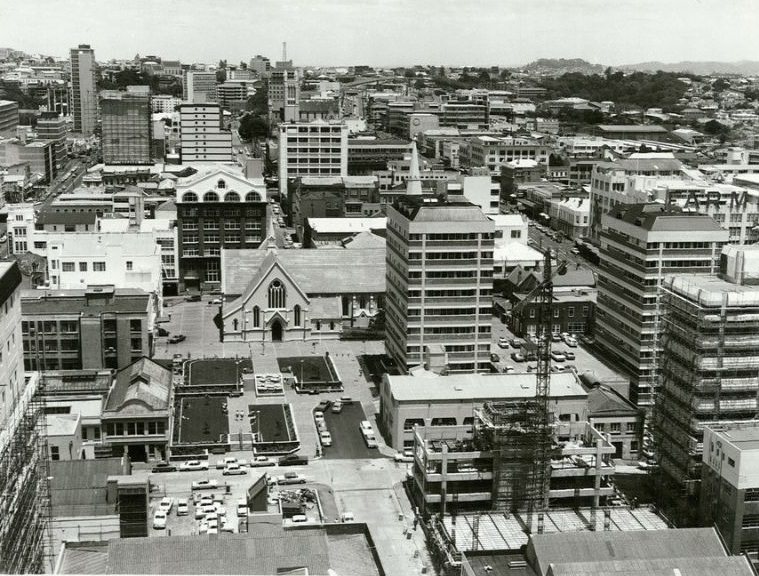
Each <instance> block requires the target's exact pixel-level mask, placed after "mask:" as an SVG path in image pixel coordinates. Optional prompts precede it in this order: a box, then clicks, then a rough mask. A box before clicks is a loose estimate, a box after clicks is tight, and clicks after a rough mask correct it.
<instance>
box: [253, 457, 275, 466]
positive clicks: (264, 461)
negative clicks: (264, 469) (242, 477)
mask: <svg viewBox="0 0 759 576" xmlns="http://www.w3.org/2000/svg"><path fill="white" fill-rule="evenodd" d="M274 464H275V462H274V460H272V459H271V458H269V457H268V456H255V457H253V458H251V459H250V467H251V468H256V467H260V466H274Z"/></svg>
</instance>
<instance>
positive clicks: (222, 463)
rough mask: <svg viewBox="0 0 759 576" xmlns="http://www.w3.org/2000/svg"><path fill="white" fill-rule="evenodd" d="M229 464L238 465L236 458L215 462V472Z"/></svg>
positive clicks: (228, 457) (230, 457)
mask: <svg viewBox="0 0 759 576" xmlns="http://www.w3.org/2000/svg"><path fill="white" fill-rule="evenodd" d="M229 464H238V462H237V458H235V457H234V456H227V457H226V458H224V460H217V461H216V469H217V470H224V468H226V467H227V466H228V465H229Z"/></svg>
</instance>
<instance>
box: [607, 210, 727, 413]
mask: <svg viewBox="0 0 759 576" xmlns="http://www.w3.org/2000/svg"><path fill="white" fill-rule="evenodd" d="M727 238H728V232H727V230H723V229H722V228H720V227H719V224H717V223H716V222H715V221H714V220H713V219H712V218H710V217H709V216H704V215H702V214H696V213H691V212H682V211H680V210H679V209H677V208H667V207H665V206H663V205H661V204H635V205H630V206H621V207H617V208H615V209H614V210H612V211H611V212H610V213H609V214H606V215H604V216H603V220H602V231H601V263H600V268H599V271H598V303H597V306H596V315H595V334H596V341H597V343H598V346H599V347H600V348H601V349H602V350H603V351H604V352H605V353H607V354H609V355H610V356H611V357H613V358H615V359H616V360H617V362H618V363H619V365H620V366H621V367H622V368H623V369H624V370H625V371H626V372H627V373H628V374H629V375H630V379H631V386H630V399H631V400H632V401H633V402H634V403H635V404H637V405H638V406H640V407H645V408H651V406H652V401H653V394H654V390H653V386H654V385H655V382H656V379H657V374H658V372H657V370H658V368H660V360H661V354H662V345H661V329H662V326H661V323H660V314H661V311H662V307H661V306H662V305H661V290H660V287H661V283H662V281H663V279H664V276H666V275H668V274H689V273H698V274H714V273H716V271H717V270H718V266H719V256H720V252H721V250H722V246H723V245H724V244H725V243H726V242H727Z"/></svg>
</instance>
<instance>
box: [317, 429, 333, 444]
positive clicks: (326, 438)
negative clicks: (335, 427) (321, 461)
mask: <svg viewBox="0 0 759 576" xmlns="http://www.w3.org/2000/svg"><path fill="white" fill-rule="evenodd" d="M319 440H321V443H322V446H332V434H330V433H329V432H327V431H324V432H320V433H319Z"/></svg>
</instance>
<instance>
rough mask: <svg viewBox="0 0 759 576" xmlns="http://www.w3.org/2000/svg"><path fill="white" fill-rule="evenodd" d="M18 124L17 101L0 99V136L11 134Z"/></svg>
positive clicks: (14, 131)
mask: <svg viewBox="0 0 759 576" xmlns="http://www.w3.org/2000/svg"><path fill="white" fill-rule="evenodd" d="M16 126H18V102H12V101H10V100H0V136H13V135H14V134H15V133H16Z"/></svg>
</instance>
